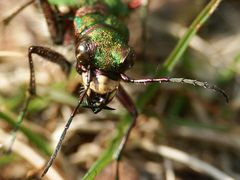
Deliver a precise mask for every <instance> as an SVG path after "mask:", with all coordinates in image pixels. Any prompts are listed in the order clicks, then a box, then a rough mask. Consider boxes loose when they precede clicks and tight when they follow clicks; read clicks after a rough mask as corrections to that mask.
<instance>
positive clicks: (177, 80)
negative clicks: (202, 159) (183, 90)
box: [121, 74, 229, 103]
mask: <svg viewBox="0 0 240 180" xmlns="http://www.w3.org/2000/svg"><path fill="white" fill-rule="evenodd" d="M121 79H122V80H123V81H125V82H129V83H143V84H146V83H152V82H157V83H166V82H170V83H184V84H191V85H194V86H200V87H203V88H207V89H212V90H214V91H216V92H219V93H220V94H222V95H223V96H224V98H225V100H226V102H227V103H228V102H229V98H228V95H227V94H226V93H225V91H224V90H222V89H221V88H219V87H217V86H215V85H210V84H208V82H202V81H198V80H194V79H186V78H165V77H164V78H155V79H153V78H146V79H131V78H129V77H128V76H126V75H125V74H121Z"/></svg>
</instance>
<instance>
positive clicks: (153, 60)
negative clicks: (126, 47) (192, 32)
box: [0, 0, 240, 180]
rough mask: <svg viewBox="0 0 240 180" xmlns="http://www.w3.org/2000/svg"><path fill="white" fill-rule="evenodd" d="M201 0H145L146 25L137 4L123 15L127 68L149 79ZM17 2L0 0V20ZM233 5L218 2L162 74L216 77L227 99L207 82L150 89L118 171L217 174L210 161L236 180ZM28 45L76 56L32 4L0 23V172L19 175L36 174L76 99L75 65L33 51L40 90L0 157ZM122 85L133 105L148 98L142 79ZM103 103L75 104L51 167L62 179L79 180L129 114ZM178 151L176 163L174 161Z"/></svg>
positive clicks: (239, 75) (159, 175) (238, 14)
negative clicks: (131, 56) (56, 41)
mask: <svg viewBox="0 0 240 180" xmlns="http://www.w3.org/2000/svg"><path fill="white" fill-rule="evenodd" d="M208 2H209V1H205V0H195V1H193V0H150V1H149V5H148V15H147V16H144V18H145V19H146V24H145V28H143V26H142V23H141V22H142V21H141V17H142V11H141V10H140V9H138V10H135V11H134V12H133V13H132V14H131V15H130V16H129V17H128V18H126V19H125V20H124V21H125V22H126V25H127V26H128V27H129V31H130V45H131V46H132V47H133V48H134V49H135V51H136V53H137V58H136V62H135V65H134V67H133V68H132V69H131V70H129V71H128V72H127V74H128V75H129V76H130V77H132V78H144V77H145V78H146V77H152V76H153V75H154V74H155V73H156V72H157V71H158V70H159V69H161V67H162V64H163V62H164V60H165V59H166V58H167V56H168V55H169V54H170V53H171V51H172V50H173V48H174V47H175V45H176V44H177V42H178V40H179V38H180V37H182V35H183V33H184V32H185V31H186V30H187V28H188V27H189V25H190V24H191V22H192V21H193V20H194V19H195V18H196V16H197V15H198V14H199V12H200V11H201V10H202V9H203V8H204V7H205V6H206V4H207V3H208ZM21 3H23V2H22V1H21V2H19V1H17V0H11V1H7V0H1V1H0V19H3V18H4V17H6V16H7V15H9V14H10V13H11V12H13V11H14V10H15V9H16V8H18V7H19V6H20V5H21ZM239 8H240V1H234V0H228V1H222V3H221V4H220V6H219V7H218V8H217V10H216V11H215V12H214V14H213V15H212V16H211V17H210V19H209V20H208V21H207V23H205V24H204V26H203V27H202V28H201V29H200V31H199V33H198V34H197V36H195V37H194V38H193V40H192V41H191V43H190V45H189V48H188V49H187V51H186V52H185V53H184V55H183V56H182V57H181V59H180V61H179V63H178V64H177V66H176V67H175V68H174V70H173V71H172V72H171V74H169V76H170V77H185V78H191V79H197V80H201V81H207V82H209V83H211V84H216V85H218V86H219V87H221V88H222V89H224V90H225V91H226V93H227V94H228V95H229V97H230V102H229V103H226V102H225V99H224V97H222V95H220V94H219V93H217V92H214V91H211V90H208V89H204V88H199V87H192V86H190V85H184V84H161V85H159V88H158V90H157V92H156V93H155V94H154V97H153V98H151V99H150V100H149V101H148V102H147V104H146V105H144V108H143V109H142V110H141V112H140V114H139V117H138V122H137V125H136V127H135V128H134V130H133V131H132V133H131V137H130V140H129V142H128V143H127V147H126V148H125V150H124V155H123V158H122V163H121V171H120V178H122V179H168V180H170V179H171V180H172V179H184V180H186V179H193V178H194V179H199V180H200V179H204V180H205V179H214V176H213V175H212V174H211V173H213V171H214V170H215V169H214V170H213V169H211V168H210V167H209V165H211V166H212V167H215V168H217V169H218V171H217V172H216V173H217V174H218V175H220V176H222V177H224V176H223V175H224V174H227V175H229V176H231V177H232V178H233V179H240V155H239V151H240V140H239V137H240V135H239V133H240V122H239V119H240V91H239V90H240V26H239V19H240V11H239ZM31 45H42V46H47V47H51V48H52V49H54V50H56V51H58V52H61V53H62V54H63V55H64V56H65V57H67V59H68V60H69V61H70V62H72V63H73V64H74V46H73V43H72V42H69V43H67V44H66V45H64V46H54V45H53V44H52V42H51V39H50V37H49V33H48V29H47V25H46V22H45V19H44V17H43V14H42V12H41V10H40V8H39V6H38V4H37V3H35V4H33V5H31V6H29V7H27V8H26V9H25V10H24V11H22V13H20V14H19V15H18V16H17V17H16V18H14V19H13V20H12V22H11V23H10V24H9V25H8V26H5V27H4V26H3V25H2V24H1V26H0V172H1V173H0V179H24V178H25V177H26V175H32V176H34V175H35V174H37V173H38V172H39V171H40V168H41V166H42V165H43V163H44V162H45V161H46V160H48V157H49V155H50V154H51V151H52V148H54V146H55V144H56V142H57V141H58V137H59V135H60V133H61V131H62V130H63V127H64V122H65V121H66V120H67V119H68V118H69V116H70V113H71V111H72V109H73V108H74V107H75V105H76V103H77V97H78V96H77V92H78V91H75V89H76V86H77V82H78V75H77V73H76V72H75V70H74V68H73V71H72V73H71V75H70V77H69V78H65V76H64V74H63V73H62V72H61V70H60V68H59V67H58V66H56V65H54V64H52V63H49V62H46V61H44V60H43V59H41V58H39V57H37V56H34V65H35V69H36V79H37V94H38V96H39V97H37V98H34V100H33V101H32V102H31V104H30V107H29V110H28V112H27V115H26V118H25V119H24V122H23V126H24V127H25V128H24V129H25V130H23V129H22V130H21V131H19V133H18V134H17V143H16V147H15V148H14V149H13V153H12V154H11V155H8V156H5V155H4V149H5V148H4V146H5V145H6V143H7V142H9V143H10V140H11V130H12V129H13V124H14V122H13V120H14V121H16V117H17V116H18V115H19V112H20V111H21V108H22V106H23V102H24V99H25V96H26V90H27V89H28V83H29V68H28V60H27V51H28V47H29V46H31ZM123 86H124V87H125V88H126V90H127V92H128V93H129V94H130V97H131V98H132V99H133V100H134V102H136V104H137V102H138V100H139V99H140V98H142V97H143V96H147V94H146V91H145V89H146V87H147V86H145V85H139V84H137V85H134V84H126V83H123ZM110 107H113V108H114V109H116V110H114V111H102V112H100V113H98V114H93V113H92V112H91V111H90V110H89V109H80V110H79V114H78V115H77V116H76V117H75V118H74V121H73V122H72V124H71V128H70V129H69V131H68V134H67V136H66V138H65V142H64V144H63V146H62V150H61V153H59V155H58V158H57V160H56V161H55V165H56V166H55V168H53V169H56V170H57V171H58V172H59V176H60V177H61V178H62V179H81V177H82V176H83V175H84V174H85V173H86V171H87V170H88V169H89V168H90V167H91V165H92V164H93V163H94V162H95V161H96V159H97V158H98V157H99V156H100V155H101V153H102V152H103V151H104V150H105V149H106V148H107V145H108V143H109V141H110V140H111V138H112V137H113V136H114V134H115V133H116V131H117V126H118V123H119V122H120V120H121V119H122V117H123V116H124V115H125V114H126V113H127V112H126V110H125V109H124V107H122V106H121V104H119V103H118V102H117V99H115V100H114V101H113V102H112V103H111V104H110ZM143 142H146V143H145V144H147V143H150V144H151V145H152V146H153V147H154V148H153V149H151V148H149V147H152V146H150V145H149V146H146V145H145V144H144V143H143ZM163 145H164V146H163ZM14 146H15V145H14ZM164 147H171V148H172V149H165V150H166V154H167V155H166V154H164V152H165V151H164V152H163V151H157V149H158V148H160V149H161V148H164ZM171 150H179V151H180V152H181V153H184V154H176V153H177V152H178V153H180V152H179V151H177V152H175V151H174V152H173V151H171ZM24 155H25V156H24ZM26 156H27V157H26ZM168 156H170V157H168ZM182 156H184V157H185V160H183V161H181V160H179V159H180V158H181V157H182ZM35 158H36V159H35ZM186 158H188V160H186ZM191 158H193V159H191ZM195 163H197V165H196V164H195ZM114 165H115V164H114V163H113V164H110V165H108V167H107V168H106V169H105V170H104V171H103V172H102V173H101V174H100V175H99V176H98V179H111V178H112V179H114ZM206 169H208V170H209V171H211V172H209V171H208V170H206ZM40 172H41V171H40ZM214 172H215V171H214ZM50 173H52V172H50ZM221 173H224V174H221ZM60 177H59V178H60ZM46 178H48V177H46ZM215 178H216V176H215ZM50 179H51V178H50Z"/></svg>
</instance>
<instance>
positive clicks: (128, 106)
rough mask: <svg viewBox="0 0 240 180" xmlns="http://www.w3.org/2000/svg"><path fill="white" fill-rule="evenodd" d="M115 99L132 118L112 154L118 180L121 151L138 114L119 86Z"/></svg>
mask: <svg viewBox="0 0 240 180" xmlns="http://www.w3.org/2000/svg"><path fill="white" fill-rule="evenodd" d="M117 98H118V100H119V101H120V102H121V103H122V105H123V106H124V107H125V108H126V109H127V110H128V112H129V113H130V115H131V117H132V122H131V124H130V126H129V127H128V129H127V131H126V133H125V135H124V136H123V138H122V140H121V142H120V144H119V146H118V149H117V152H116V153H115V154H114V156H115V159H116V161H117V166H116V179H119V161H120V159H121V156H122V151H123V149H124V147H125V145H126V143H127V140H128V138H129V135H130V133H131V131H132V129H133V127H134V126H135V124H136V121H137V116H138V112H137V109H136V107H135V105H134V103H133V101H132V100H131V98H130V97H129V95H128V94H127V92H126V91H125V90H124V88H123V87H122V86H121V85H120V86H119V89H118V93H117Z"/></svg>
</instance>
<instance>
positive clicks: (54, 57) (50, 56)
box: [6, 46, 71, 153]
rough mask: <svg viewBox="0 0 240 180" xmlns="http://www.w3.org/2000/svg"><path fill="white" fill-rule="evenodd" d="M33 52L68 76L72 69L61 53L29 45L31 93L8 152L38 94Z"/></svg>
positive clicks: (8, 150)
mask: <svg viewBox="0 0 240 180" xmlns="http://www.w3.org/2000/svg"><path fill="white" fill-rule="evenodd" d="M32 54H37V55H39V56H41V57H43V58H44V59H46V60H48V61H50V62H53V63H56V64H58V65H59V66H60V67H61V69H62V70H63V71H64V73H65V74H66V75H67V76H68V75H69V73H70V70H71V64H70V63H69V62H68V61H67V60H66V58H65V57H64V56H62V55H61V54H59V53H57V52H55V51H53V50H51V49H49V48H46V47H41V46H31V47H29V50H28V61H29V68H30V81H29V89H28V92H29V93H28V95H27V98H26V100H25V103H24V105H23V109H22V111H21V112H20V115H19V116H18V119H17V123H16V127H15V129H14V130H13V138H12V139H11V142H10V145H9V148H8V149H7V151H6V153H10V152H11V149H12V146H13V143H14V141H15V139H16V133H17V131H18V130H19V128H20V125H21V123H22V121H23V118H24V117H25V114H26V112H27V109H28V105H29V103H30V102H31V99H32V98H33V96H35V95H36V82H35V72H34V66H33V60H32Z"/></svg>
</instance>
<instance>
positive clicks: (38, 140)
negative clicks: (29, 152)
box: [0, 111, 52, 156]
mask: <svg viewBox="0 0 240 180" xmlns="http://www.w3.org/2000/svg"><path fill="white" fill-rule="evenodd" d="M0 120H4V121H6V122H7V123H8V124H10V125H11V126H12V127H15V126H16V122H15V121H14V120H13V119H12V118H11V117H10V116H8V115H7V114H6V113H4V112H2V111H0ZM20 131H21V132H22V133H23V134H24V135H25V136H26V137H27V138H28V139H29V141H30V142H31V143H32V144H34V145H35V146H36V147H37V148H38V149H40V150H42V151H43V152H44V153H45V154H47V155H49V156H50V155H51V154H52V150H51V148H50V146H49V145H48V142H47V141H46V140H45V139H44V138H43V137H42V136H40V135H38V134H36V133H34V132H33V131H31V130H30V129H28V128H26V127H24V126H21V127H20Z"/></svg>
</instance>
